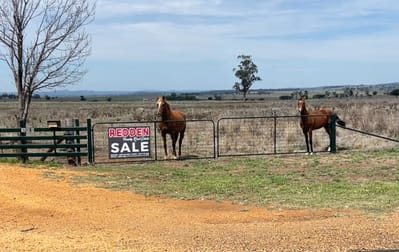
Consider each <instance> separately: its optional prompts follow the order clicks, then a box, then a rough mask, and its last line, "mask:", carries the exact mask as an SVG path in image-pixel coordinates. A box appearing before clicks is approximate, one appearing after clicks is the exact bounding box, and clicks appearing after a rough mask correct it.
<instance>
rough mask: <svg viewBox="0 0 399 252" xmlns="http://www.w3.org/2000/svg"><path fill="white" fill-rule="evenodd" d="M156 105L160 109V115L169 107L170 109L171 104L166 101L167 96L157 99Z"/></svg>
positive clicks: (158, 113) (158, 112)
mask: <svg viewBox="0 0 399 252" xmlns="http://www.w3.org/2000/svg"><path fill="white" fill-rule="evenodd" d="M156 105H157V109H158V111H157V115H158V116H162V115H163V114H164V113H165V111H166V110H167V109H169V104H168V102H167V101H166V98H165V96H161V97H158V98H157V101H156Z"/></svg>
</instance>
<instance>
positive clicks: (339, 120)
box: [336, 115, 346, 127]
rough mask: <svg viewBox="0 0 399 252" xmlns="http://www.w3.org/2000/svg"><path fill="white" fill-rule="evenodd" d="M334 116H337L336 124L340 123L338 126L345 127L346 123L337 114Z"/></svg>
mask: <svg viewBox="0 0 399 252" xmlns="http://www.w3.org/2000/svg"><path fill="white" fill-rule="evenodd" d="M336 117H337V123H338V125H340V126H342V127H345V125H346V123H345V122H344V121H342V120H341V119H340V118H339V117H338V116H337V115H336Z"/></svg>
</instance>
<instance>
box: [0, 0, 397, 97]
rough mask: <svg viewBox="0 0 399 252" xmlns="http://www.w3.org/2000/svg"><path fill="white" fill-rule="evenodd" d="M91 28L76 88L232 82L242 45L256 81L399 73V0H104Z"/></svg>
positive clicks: (294, 83)
mask: <svg viewBox="0 0 399 252" xmlns="http://www.w3.org/2000/svg"><path fill="white" fill-rule="evenodd" d="M87 30H88V31H89V32H90V34H91V36H92V55H91V56H90V57H89V58H88V60H87V64H86V67H87V69H88V71H89V72H88V74H87V75H86V76H85V77H84V79H83V80H82V81H81V82H80V83H77V84H76V85H73V86H68V87H67V89H71V90H102V91H109V90H120V91H137V90H176V91H184V90H214V89H231V88H232V86H233V85H234V82H235V81H237V79H236V78H235V77H234V74H233V70H232V69H233V68H234V67H236V66H237V64H238V63H239V61H238V59H237V56H238V55H240V54H246V55H251V56H252V59H253V61H254V63H255V64H257V66H258V69H259V75H260V77H261V78H262V79H263V80H262V81H259V82H256V83H255V84H254V86H253V88H288V87H312V86H326V85H340V84H343V85H351V84H353V85H355V84H377V83H385V82H396V81H399V50H398V49H399V2H398V1H397V0H328V1H327V0H326V1H323V0H263V1H262V0H168V1H165V0H98V1H97V10H96V19H95V21H94V22H93V23H92V24H90V25H89V27H87ZM0 66H1V65H0ZM6 70H7V71H8V69H6ZM4 73H5V74H4ZM9 77H10V74H9V73H8V72H5V70H4V69H1V70H0V82H2V83H4V82H6V85H4V84H2V85H1V86H0V91H2V89H3V90H4V91H10V90H12V91H14V90H15V88H14V85H13V84H12V82H11V78H9Z"/></svg>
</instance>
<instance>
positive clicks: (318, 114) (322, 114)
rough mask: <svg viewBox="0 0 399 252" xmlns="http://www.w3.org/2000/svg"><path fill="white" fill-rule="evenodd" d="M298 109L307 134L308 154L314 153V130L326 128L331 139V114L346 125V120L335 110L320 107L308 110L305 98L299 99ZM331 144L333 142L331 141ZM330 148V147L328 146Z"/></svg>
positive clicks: (303, 129) (305, 134)
mask: <svg viewBox="0 0 399 252" xmlns="http://www.w3.org/2000/svg"><path fill="white" fill-rule="evenodd" d="M298 111H299V113H300V114H301V123H300V124H301V128H302V131H303V134H304V136H305V141H306V149H307V153H308V154H313V139H312V138H313V137H312V132H313V130H316V129H320V128H324V129H325V130H326V132H327V134H328V136H329V137H330V140H331V116H332V115H335V116H336V118H337V121H336V122H337V123H338V124H339V125H341V126H343V127H345V122H344V121H342V120H341V119H340V118H339V117H338V116H337V115H336V114H335V113H334V112H332V111H331V110H329V109H320V110H314V111H308V110H307V109H306V105H305V100H304V99H303V98H300V99H298ZM330 146H331V142H330ZM328 150H330V147H328Z"/></svg>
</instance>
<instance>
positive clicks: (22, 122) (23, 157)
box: [19, 120, 28, 163]
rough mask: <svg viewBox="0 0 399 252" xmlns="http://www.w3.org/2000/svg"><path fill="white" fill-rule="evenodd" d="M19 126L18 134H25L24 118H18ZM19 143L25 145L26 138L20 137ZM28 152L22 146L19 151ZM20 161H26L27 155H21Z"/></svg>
mask: <svg viewBox="0 0 399 252" xmlns="http://www.w3.org/2000/svg"><path fill="white" fill-rule="evenodd" d="M19 127H20V136H26V121H25V120H20V121H19ZM21 144H22V145H25V144H27V142H26V139H21ZM27 152H28V149H27V148H26V147H22V148H21V153H22V154H26V153H27ZM21 159H22V162H23V163H26V161H27V160H28V156H27V155H22V157H21Z"/></svg>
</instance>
